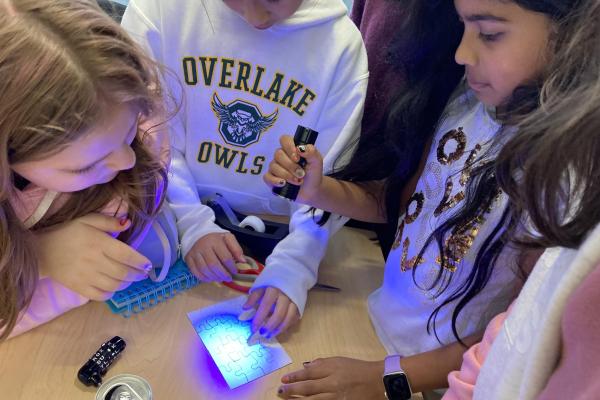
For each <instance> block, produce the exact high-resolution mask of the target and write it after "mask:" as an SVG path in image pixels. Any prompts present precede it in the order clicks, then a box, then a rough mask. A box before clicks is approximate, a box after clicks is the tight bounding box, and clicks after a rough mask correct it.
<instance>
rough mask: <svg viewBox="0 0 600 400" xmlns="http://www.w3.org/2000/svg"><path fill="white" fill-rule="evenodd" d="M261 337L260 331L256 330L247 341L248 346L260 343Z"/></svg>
mask: <svg viewBox="0 0 600 400" xmlns="http://www.w3.org/2000/svg"><path fill="white" fill-rule="evenodd" d="M260 339H261V336H260V335H259V334H258V332H254V333H253V334H252V335H250V337H249V338H248V340H247V341H246V343H247V344H248V346H254V345H255V344H258V343H260Z"/></svg>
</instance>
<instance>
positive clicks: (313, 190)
mask: <svg viewBox="0 0 600 400" xmlns="http://www.w3.org/2000/svg"><path fill="white" fill-rule="evenodd" d="M279 143H280V145H281V148H279V149H277V150H276V151H275V156H274V157H273V160H272V161H271V163H270V164H269V170H268V171H267V173H265V175H264V177H263V180H264V181H265V183H266V184H267V185H269V186H271V187H281V186H283V185H285V183H286V182H288V183H291V184H293V185H302V186H301V188H300V192H299V193H298V199H297V200H296V201H299V202H301V203H307V204H310V201H311V199H313V198H314V196H315V194H317V193H318V192H319V188H320V186H321V181H322V179H323V157H322V156H321V154H320V153H319V152H318V151H317V149H316V148H315V146H313V145H311V144H309V145H304V146H298V147H296V146H295V145H294V139H293V138H292V137H291V136H286V135H284V136H281V137H280V138H279ZM300 157H302V158H304V159H305V160H306V165H305V166H304V168H302V167H300V165H298V162H299V161H300Z"/></svg>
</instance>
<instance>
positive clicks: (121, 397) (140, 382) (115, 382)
mask: <svg viewBox="0 0 600 400" xmlns="http://www.w3.org/2000/svg"><path fill="white" fill-rule="evenodd" d="M96 400H152V389H151V388H150V384H149V383H148V381H147V380H145V379H144V378H142V377H141V376H137V375H131V374H121V375H115V376H113V377H112V378H110V379H109V380H107V381H106V382H104V384H103V385H102V386H100V388H99V389H98V391H97V392H96Z"/></svg>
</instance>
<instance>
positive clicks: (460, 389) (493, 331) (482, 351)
mask: <svg viewBox="0 0 600 400" xmlns="http://www.w3.org/2000/svg"><path fill="white" fill-rule="evenodd" d="M511 307H512V305H511ZM509 312H510V307H509V308H508V310H507V311H505V312H503V313H500V314H498V315H497V316H495V317H494V319H492V320H491V321H490V323H489V324H488V326H487V328H486V329H485V333H484V335H483V339H482V340H481V342H479V343H477V344H474V345H473V346H471V347H470V348H469V350H467V351H466V352H465V354H464V355H463V363H462V365H461V367H460V371H452V372H450V374H449V375H448V385H449V389H448V390H447V391H446V393H445V394H444V397H443V398H442V400H466V399H472V398H473V389H474V388H475V382H476V381H477V377H478V376H479V370H480V369H481V365H482V364H483V362H484V361H485V358H486V356H487V354H488V352H489V351H490V347H491V346H492V343H493V342H494V339H495V338H496V336H498V332H500V328H502V324H503V323H504V320H505V319H506V317H507V316H508V313H509Z"/></svg>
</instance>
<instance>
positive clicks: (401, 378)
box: [383, 355, 413, 400]
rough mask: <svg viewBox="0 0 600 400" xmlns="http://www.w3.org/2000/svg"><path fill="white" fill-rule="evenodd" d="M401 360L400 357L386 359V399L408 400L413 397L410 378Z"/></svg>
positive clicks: (384, 378)
mask: <svg viewBox="0 0 600 400" xmlns="http://www.w3.org/2000/svg"><path fill="white" fill-rule="evenodd" d="M401 359H402V356H400V355H391V356H387V357H386V358H385V362H384V374H383V386H384V387H385V397H386V398H387V399H389V400H408V399H410V398H412V395H413V392H412V388H411V386H410V382H409V381H408V377H407V376H406V373H405V372H404V370H403V369H402V365H401V364H400V360H401Z"/></svg>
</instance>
